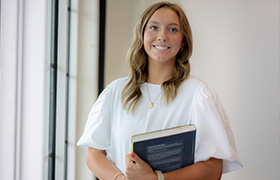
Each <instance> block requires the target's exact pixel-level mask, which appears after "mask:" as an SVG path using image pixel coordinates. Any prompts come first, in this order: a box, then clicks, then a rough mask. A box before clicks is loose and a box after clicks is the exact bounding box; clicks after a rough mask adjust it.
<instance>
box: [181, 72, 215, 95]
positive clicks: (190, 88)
mask: <svg viewBox="0 0 280 180" xmlns="http://www.w3.org/2000/svg"><path fill="white" fill-rule="evenodd" d="M178 90H179V92H181V93H183V94H189V95H192V96H194V98H195V97H199V96H205V97H211V98H214V99H215V98H216V96H217V94H216V92H215V90H214V89H213V88H212V87H211V86H210V85H209V84H208V83H206V82H205V81H203V80H201V79H199V78H198V77H195V76H193V75H190V76H189V77H188V78H187V79H186V80H185V81H184V82H183V83H182V84H181V85H180V87H179V89H178Z"/></svg>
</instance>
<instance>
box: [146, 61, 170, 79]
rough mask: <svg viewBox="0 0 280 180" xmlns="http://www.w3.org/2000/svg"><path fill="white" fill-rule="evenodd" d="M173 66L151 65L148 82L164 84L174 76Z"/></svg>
mask: <svg viewBox="0 0 280 180" xmlns="http://www.w3.org/2000/svg"><path fill="white" fill-rule="evenodd" d="M173 68H174V63H173V64H164V63H157V62H154V63H149V69H148V80H147V81H148V82H149V83H152V84H162V83H164V82H165V81H167V80H169V79H170V78H171V77H172V76H173Z"/></svg>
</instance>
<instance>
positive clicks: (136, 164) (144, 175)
mask: <svg viewBox="0 0 280 180" xmlns="http://www.w3.org/2000/svg"><path fill="white" fill-rule="evenodd" d="M125 173H126V177H127V179H133V180H141V179H143V180H146V179H150V180H153V179H155V180H157V174H156V173H155V172H154V171H153V169H152V168H151V166H149V165H148V164H147V163H146V162H145V161H143V160H142V159H141V158H140V157H139V156H138V155H137V154H135V153H131V154H127V155H126V171H125Z"/></svg>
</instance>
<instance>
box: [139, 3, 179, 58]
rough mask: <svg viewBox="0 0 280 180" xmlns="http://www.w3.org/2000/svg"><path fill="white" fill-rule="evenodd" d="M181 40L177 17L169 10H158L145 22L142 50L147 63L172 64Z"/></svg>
mask: <svg viewBox="0 0 280 180" xmlns="http://www.w3.org/2000/svg"><path fill="white" fill-rule="evenodd" d="M182 40H183V33H182V31H181V27H180V22H179V17H178V15H177V14H176V13H175V12H174V11H173V10H171V9H166V8H160V9H158V10H157V11H156V12H155V13H154V14H153V15H152V16H151V18H150V19H149V21H148V22H147V25H146V28H145V31H144V49H145V51H146V53H147V54H148V60H149V61H156V62H160V63H170V62H172V63H174V62H175V60H176V55H177V53H178V51H179V50H180V48H181V47H183V45H182Z"/></svg>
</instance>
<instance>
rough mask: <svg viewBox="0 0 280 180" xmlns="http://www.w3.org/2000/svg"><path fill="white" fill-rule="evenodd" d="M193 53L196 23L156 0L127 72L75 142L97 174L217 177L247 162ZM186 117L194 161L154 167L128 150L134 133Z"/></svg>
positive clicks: (111, 176)
mask: <svg viewBox="0 0 280 180" xmlns="http://www.w3.org/2000/svg"><path fill="white" fill-rule="evenodd" d="M191 53H192V35H191V29H190V26H189V23H188V20H187V17H186V15H185V14H184V12H183V10H182V9H181V8H180V7H179V6H178V5H176V4H171V3H169V2H161V3H156V4H154V5H152V6H150V7H149V8H148V9H147V10H146V11H145V12H144V13H143V14H142V16H141V17H140V19H139V21H138V22H137V24H136V28H135V37H134V41H133V43H132V45H131V48H130V50H129V52H128V56H127V59H128V63H129V66H130V70H131V72H130V76H129V77H125V78H120V79H117V80H115V81H113V82H112V83H110V84H109V85H108V86H107V87H106V88H105V90H104V91H103V92H102V94H101V95H100V96H99V98H98V100H97V101H96V103H95V104H94V106H93V107H92V110H91V112H90V114H89V117H88V121H87V124H86V127H85V131H84V134H83V135H82V137H81V138H80V140H79V142H78V145H79V146H82V147H85V148H88V154H87V165H88V167H89V169H90V170H91V171H92V172H93V173H94V174H95V175H96V176H97V177H99V178H100V179H102V180H103V179H118V180H119V179H123V180H124V179H133V180H136V179H167V180H168V179H172V180H175V179H220V178H221V176H222V173H225V172H230V171H233V170H236V169H239V168H241V167H242V165H241V163H240V161H239V159H238V157H237V154H236V150H235V143H234V138H233V134H232V131H231V127H230V124H229V121H228V119H227V116H226V114H225V112H224V110H223V107H222V105H221V103H220V100H219V98H218V96H217V95H216V93H215V91H214V90H213V89H211V88H210V87H209V86H207V84H206V83H204V82H203V81H201V80H199V79H197V78H195V77H193V76H191V75H189V73H190V65H189V58H190V56H191ZM186 124H194V125H195V126H196V128H197V135H196V137H197V138H196V148H195V164H193V165H190V166H187V167H184V168H182V169H179V170H175V171H171V172H167V173H164V174H162V173H160V172H157V173H155V172H153V170H152V168H151V167H150V166H149V165H148V164H147V163H146V162H144V161H143V160H142V159H141V158H140V157H139V156H138V155H137V154H135V153H131V154H130V153H129V152H130V138H131V136H132V135H134V134H139V133H144V132H149V131H154V130H160V129H165V128H170V127H176V126H180V125H186ZM131 159H133V161H131Z"/></svg>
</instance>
